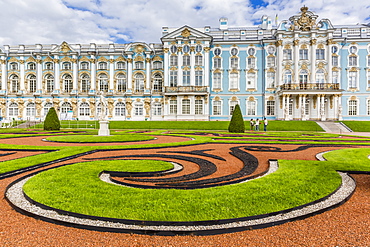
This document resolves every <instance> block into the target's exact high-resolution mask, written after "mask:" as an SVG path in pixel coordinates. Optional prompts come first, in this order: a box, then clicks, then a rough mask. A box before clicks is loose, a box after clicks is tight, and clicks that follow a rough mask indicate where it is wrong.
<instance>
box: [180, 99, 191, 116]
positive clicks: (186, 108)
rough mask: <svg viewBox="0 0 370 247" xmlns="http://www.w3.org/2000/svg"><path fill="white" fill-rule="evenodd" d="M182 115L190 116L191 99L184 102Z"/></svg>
mask: <svg viewBox="0 0 370 247" xmlns="http://www.w3.org/2000/svg"><path fill="white" fill-rule="evenodd" d="M182 114H190V99H183V100H182Z"/></svg>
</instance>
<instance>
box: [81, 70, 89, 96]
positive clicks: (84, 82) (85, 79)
mask: <svg viewBox="0 0 370 247" xmlns="http://www.w3.org/2000/svg"><path fill="white" fill-rule="evenodd" d="M89 90H90V76H89V75H88V74H82V75H81V92H84V93H85V92H88V91H89Z"/></svg>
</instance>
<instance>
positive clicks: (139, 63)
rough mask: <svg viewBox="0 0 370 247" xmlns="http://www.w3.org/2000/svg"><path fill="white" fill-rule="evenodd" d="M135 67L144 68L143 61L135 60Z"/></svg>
mask: <svg viewBox="0 0 370 247" xmlns="http://www.w3.org/2000/svg"><path fill="white" fill-rule="evenodd" d="M135 69H144V62H141V61H138V62H135Z"/></svg>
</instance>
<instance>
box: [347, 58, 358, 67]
mask: <svg viewBox="0 0 370 247" xmlns="http://www.w3.org/2000/svg"><path fill="white" fill-rule="evenodd" d="M348 66H350V67H357V56H350V57H349V58H348Z"/></svg>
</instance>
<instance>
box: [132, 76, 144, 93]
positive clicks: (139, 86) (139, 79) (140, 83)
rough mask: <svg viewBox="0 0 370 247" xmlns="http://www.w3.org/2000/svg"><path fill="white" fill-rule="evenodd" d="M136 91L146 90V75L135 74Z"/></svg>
mask: <svg viewBox="0 0 370 247" xmlns="http://www.w3.org/2000/svg"><path fill="white" fill-rule="evenodd" d="M134 91H135V92H144V75H143V74H141V73H137V74H136V75H135V90H134Z"/></svg>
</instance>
